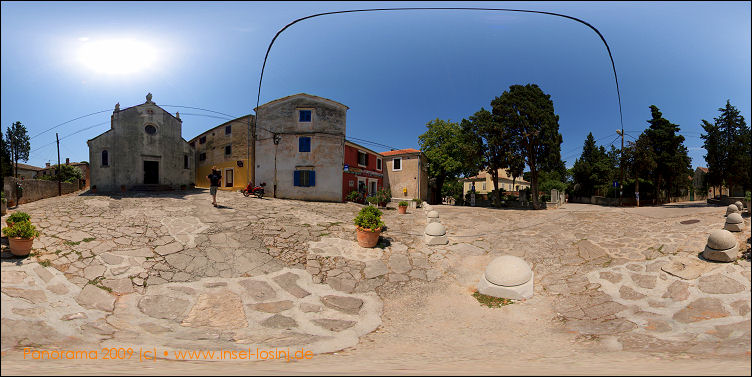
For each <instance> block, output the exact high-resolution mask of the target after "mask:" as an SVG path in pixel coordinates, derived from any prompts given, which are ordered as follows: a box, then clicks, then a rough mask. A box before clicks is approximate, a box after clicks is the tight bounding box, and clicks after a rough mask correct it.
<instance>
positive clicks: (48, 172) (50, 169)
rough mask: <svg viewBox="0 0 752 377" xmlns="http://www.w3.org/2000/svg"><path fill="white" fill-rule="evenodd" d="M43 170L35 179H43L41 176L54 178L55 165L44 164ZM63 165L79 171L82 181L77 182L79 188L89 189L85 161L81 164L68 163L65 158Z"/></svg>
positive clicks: (87, 170)
mask: <svg viewBox="0 0 752 377" xmlns="http://www.w3.org/2000/svg"><path fill="white" fill-rule="evenodd" d="M44 165H45V166H44V168H42V170H40V171H39V173H37V178H40V179H41V177H43V176H54V175H55V174H56V169H57V165H51V164H50V163H49V162H47V163H45V164H44ZM65 165H70V166H73V167H75V168H77V169H78V170H79V171H81V176H82V177H83V179H82V180H81V182H79V186H80V187H81V188H85V187H89V184H90V179H91V178H90V176H89V163H88V162H86V161H81V162H70V158H67V157H66V158H65Z"/></svg>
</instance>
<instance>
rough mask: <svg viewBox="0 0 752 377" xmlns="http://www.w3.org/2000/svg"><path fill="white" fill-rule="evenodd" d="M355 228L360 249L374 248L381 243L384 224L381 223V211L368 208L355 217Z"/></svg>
mask: <svg viewBox="0 0 752 377" xmlns="http://www.w3.org/2000/svg"><path fill="white" fill-rule="evenodd" d="M355 226H356V230H357V235H358V245H360V247H374V246H376V244H377V243H379V236H380V235H381V229H382V228H383V227H384V222H383V221H381V211H379V209H378V208H376V207H372V206H367V207H363V209H361V210H360V212H359V213H358V215H357V216H355Z"/></svg>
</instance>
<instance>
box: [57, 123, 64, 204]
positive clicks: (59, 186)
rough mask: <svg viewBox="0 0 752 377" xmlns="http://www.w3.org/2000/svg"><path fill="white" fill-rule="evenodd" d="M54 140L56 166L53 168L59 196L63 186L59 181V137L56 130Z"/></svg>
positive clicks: (61, 193)
mask: <svg viewBox="0 0 752 377" xmlns="http://www.w3.org/2000/svg"><path fill="white" fill-rule="evenodd" d="M55 141H56V142H57V168H56V169H55V172H56V173H57V196H61V195H63V186H62V183H61V182H60V138H59V137H58V135H57V132H55Z"/></svg>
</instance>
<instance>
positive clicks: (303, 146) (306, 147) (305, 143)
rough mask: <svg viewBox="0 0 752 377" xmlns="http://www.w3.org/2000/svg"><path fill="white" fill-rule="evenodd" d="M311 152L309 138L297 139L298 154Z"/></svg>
mask: <svg viewBox="0 0 752 377" xmlns="http://www.w3.org/2000/svg"><path fill="white" fill-rule="evenodd" d="M310 151H311V138H310V137H300V138H298V152H310Z"/></svg>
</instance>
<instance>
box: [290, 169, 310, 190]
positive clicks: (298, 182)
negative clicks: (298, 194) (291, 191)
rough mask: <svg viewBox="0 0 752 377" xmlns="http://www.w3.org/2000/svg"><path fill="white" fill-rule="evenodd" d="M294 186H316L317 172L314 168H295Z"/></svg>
mask: <svg viewBox="0 0 752 377" xmlns="http://www.w3.org/2000/svg"><path fill="white" fill-rule="evenodd" d="M293 186H298V187H312V186H316V172H315V171H313V170H295V171H294V172H293Z"/></svg>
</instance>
